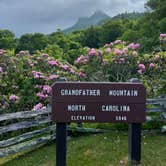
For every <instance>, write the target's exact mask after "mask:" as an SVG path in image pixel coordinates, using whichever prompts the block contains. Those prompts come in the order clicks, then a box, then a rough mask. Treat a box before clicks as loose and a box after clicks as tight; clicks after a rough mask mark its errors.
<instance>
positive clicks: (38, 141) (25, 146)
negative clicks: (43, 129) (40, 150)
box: [0, 135, 56, 157]
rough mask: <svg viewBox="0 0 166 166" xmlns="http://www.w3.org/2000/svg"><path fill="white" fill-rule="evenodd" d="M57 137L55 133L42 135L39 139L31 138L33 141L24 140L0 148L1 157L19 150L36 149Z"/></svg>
mask: <svg viewBox="0 0 166 166" xmlns="http://www.w3.org/2000/svg"><path fill="white" fill-rule="evenodd" d="M55 138H56V136H55V135H48V136H44V137H40V138H38V139H35V140H31V141H27V142H23V143H20V144H17V145H14V146H11V147H7V148H3V149H1V150H0V157H5V156H8V155H11V154H16V153H18V152H22V151H25V150H28V149H35V148H37V147H38V146H41V145H43V144H45V143H47V142H48V141H52V140H54V139H55Z"/></svg>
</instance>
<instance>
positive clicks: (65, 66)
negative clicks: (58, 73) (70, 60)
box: [61, 65, 70, 70]
mask: <svg viewBox="0 0 166 166" xmlns="http://www.w3.org/2000/svg"><path fill="white" fill-rule="evenodd" d="M61 67H62V69H64V70H68V69H69V68H70V67H69V66H68V65H62V66H61Z"/></svg>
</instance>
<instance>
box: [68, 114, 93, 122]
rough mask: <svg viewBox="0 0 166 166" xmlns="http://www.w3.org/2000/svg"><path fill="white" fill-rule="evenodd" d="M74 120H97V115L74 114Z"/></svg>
mask: <svg viewBox="0 0 166 166" xmlns="http://www.w3.org/2000/svg"><path fill="white" fill-rule="evenodd" d="M70 119H71V120H72V121H79V120H90V121H95V119H96V117H95V116H87V115H85V116H83V115H77V116H74V115H72V116H71V118H70Z"/></svg>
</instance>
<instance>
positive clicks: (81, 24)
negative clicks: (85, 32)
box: [64, 10, 110, 33]
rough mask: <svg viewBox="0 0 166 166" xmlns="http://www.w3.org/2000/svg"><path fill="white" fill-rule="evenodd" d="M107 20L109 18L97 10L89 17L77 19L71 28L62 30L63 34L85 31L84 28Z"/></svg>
mask: <svg viewBox="0 0 166 166" xmlns="http://www.w3.org/2000/svg"><path fill="white" fill-rule="evenodd" d="M108 18H110V17H109V16H108V15H107V14H105V13H104V12H103V11H101V10H97V11H95V12H94V14H93V15H92V16H90V17H79V19H78V21H77V22H76V24H75V25H73V26H72V27H70V28H68V29H66V30H64V32H65V33H70V32H73V31H75V30H81V29H85V28H88V27H90V26H92V25H97V24H98V23H99V22H101V21H102V20H105V19H108Z"/></svg>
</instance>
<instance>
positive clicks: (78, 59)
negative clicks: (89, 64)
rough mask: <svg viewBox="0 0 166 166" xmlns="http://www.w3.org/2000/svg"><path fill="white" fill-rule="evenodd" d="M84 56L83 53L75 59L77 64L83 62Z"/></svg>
mask: <svg viewBox="0 0 166 166" xmlns="http://www.w3.org/2000/svg"><path fill="white" fill-rule="evenodd" d="M83 58H84V56H83V55H81V56H80V57H78V58H77V59H76V61H75V63H76V64H79V63H80V62H81V60H82V59H83Z"/></svg>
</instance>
